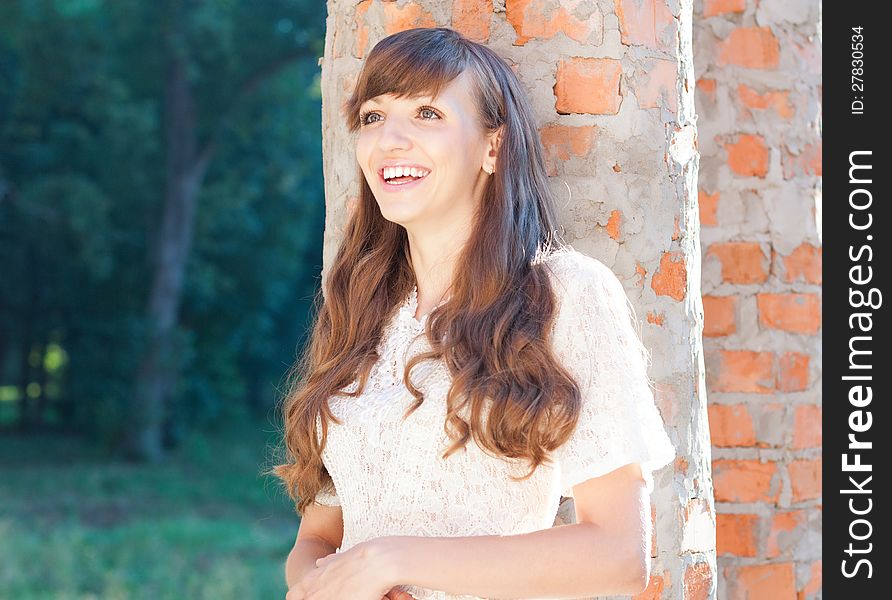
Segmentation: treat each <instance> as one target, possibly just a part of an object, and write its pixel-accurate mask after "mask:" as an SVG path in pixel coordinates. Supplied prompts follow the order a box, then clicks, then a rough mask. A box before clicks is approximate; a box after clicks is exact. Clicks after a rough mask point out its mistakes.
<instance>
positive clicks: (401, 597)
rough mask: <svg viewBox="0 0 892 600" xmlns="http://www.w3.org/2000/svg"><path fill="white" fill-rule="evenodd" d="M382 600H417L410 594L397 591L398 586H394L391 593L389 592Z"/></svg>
mask: <svg viewBox="0 0 892 600" xmlns="http://www.w3.org/2000/svg"><path fill="white" fill-rule="evenodd" d="M381 600H415V596H413V595H412V594H410V593H409V592H404V591H403V590H398V589H396V586H394V587H392V588H390V591H389V592H387V593H386V594H385V595H384V597H383V598H381Z"/></svg>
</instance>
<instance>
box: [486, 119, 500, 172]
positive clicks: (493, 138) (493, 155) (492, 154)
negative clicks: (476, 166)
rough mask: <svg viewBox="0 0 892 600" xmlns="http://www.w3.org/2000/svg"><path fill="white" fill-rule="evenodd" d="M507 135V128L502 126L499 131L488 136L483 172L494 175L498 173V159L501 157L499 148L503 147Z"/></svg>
mask: <svg viewBox="0 0 892 600" xmlns="http://www.w3.org/2000/svg"><path fill="white" fill-rule="evenodd" d="M504 133H505V126H504V125H500V126H499V128H498V129H496V130H495V131H493V132H492V133H490V134H489V135H488V136H487V142H486V157H485V158H484V159H483V170H484V171H486V172H487V173H489V174H490V175H492V174H493V173H495V171H496V159H497V158H498V156H499V147H500V146H501V145H502V136H503V135H504Z"/></svg>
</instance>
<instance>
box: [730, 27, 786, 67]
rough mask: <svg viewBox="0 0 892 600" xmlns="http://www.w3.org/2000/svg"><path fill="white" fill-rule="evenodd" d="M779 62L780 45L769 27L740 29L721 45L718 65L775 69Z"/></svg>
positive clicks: (734, 31) (733, 31)
mask: <svg viewBox="0 0 892 600" xmlns="http://www.w3.org/2000/svg"><path fill="white" fill-rule="evenodd" d="M779 60H780V45H779V44H778V42H777V38H776V37H774V33H772V32H771V29H770V28H769V27H739V28H737V29H734V30H732V31H731V34H730V35H729V36H728V37H727V38H726V39H725V40H723V41H722V43H721V44H720V45H719V53H718V57H717V59H716V64H718V65H719V66H723V65H737V66H739V67H746V68H749V69H774V68H776V67H777V65H778V62H779Z"/></svg>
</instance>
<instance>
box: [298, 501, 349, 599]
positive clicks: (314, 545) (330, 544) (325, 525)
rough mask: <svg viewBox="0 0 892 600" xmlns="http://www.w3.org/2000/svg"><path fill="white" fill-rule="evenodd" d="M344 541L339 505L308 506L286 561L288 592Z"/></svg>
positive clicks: (342, 521)
mask: <svg viewBox="0 0 892 600" xmlns="http://www.w3.org/2000/svg"><path fill="white" fill-rule="evenodd" d="M343 538H344V516H343V513H342V512H341V507H340V506H326V505H322V504H310V505H309V506H307V508H306V509H305V510H304V513H303V515H302V516H301V520H300V527H299V529H298V531H297V539H296V540H295V542H294V547H293V548H292V549H291V552H289V553H288V559H287V560H286V561H285V583H286V584H287V585H288V588H289V589H290V588H291V586H293V585H294V584H296V583H297V582H298V581H300V580H301V579H303V577H304V576H305V575H306V574H307V573H309V572H310V571H312V570H313V569H315V568H316V560H317V559H319V558H322V557H324V556H328V555H329V554H334V552H335V550H336V549H337V548H338V546H340V545H341V542H342V541H343Z"/></svg>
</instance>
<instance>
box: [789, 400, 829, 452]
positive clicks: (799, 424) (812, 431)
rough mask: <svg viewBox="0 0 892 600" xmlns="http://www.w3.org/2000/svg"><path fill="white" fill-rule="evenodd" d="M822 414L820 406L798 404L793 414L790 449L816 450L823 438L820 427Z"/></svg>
mask: <svg viewBox="0 0 892 600" xmlns="http://www.w3.org/2000/svg"><path fill="white" fill-rule="evenodd" d="M822 424H823V413H822V411H821V407H820V406H816V405H814V404H800V405H798V406H797V407H796V409H795V412H794V413H793V444H792V446H791V448H793V449H794V450H800V449H802V448H817V447H819V446H820V445H821V443H822V441H823V438H822V432H821V427H822Z"/></svg>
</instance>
